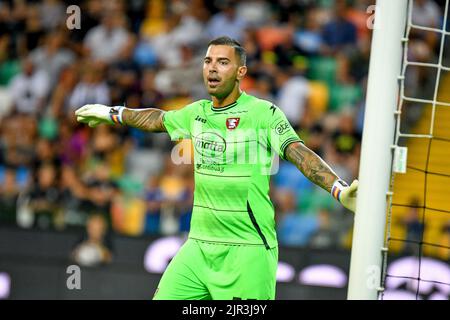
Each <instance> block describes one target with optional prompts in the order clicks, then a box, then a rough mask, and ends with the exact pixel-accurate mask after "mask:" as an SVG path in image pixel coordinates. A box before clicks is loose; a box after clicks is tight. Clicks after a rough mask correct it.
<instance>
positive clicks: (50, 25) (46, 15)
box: [39, 0, 66, 30]
mask: <svg viewBox="0 0 450 320" xmlns="http://www.w3.org/2000/svg"><path fill="white" fill-rule="evenodd" d="M39 13H40V16H41V21H42V26H43V27H44V29H46V30H51V29H54V28H56V27H57V26H58V25H60V24H61V23H64V22H65V15H66V7H65V6H64V4H63V3H62V2H61V1H60V0H43V1H42V4H40V6H39Z"/></svg>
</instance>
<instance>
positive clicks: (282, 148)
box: [280, 137, 303, 160]
mask: <svg viewBox="0 0 450 320" xmlns="http://www.w3.org/2000/svg"><path fill="white" fill-rule="evenodd" d="M294 142H301V143H303V140H302V139H300V138H298V137H297V138H290V139H288V140H286V141H285V142H283V144H282V145H281V148H280V151H281V153H280V155H281V157H282V158H283V160H287V159H286V154H285V152H286V148H287V146H288V145H290V144H291V143H294Z"/></svg>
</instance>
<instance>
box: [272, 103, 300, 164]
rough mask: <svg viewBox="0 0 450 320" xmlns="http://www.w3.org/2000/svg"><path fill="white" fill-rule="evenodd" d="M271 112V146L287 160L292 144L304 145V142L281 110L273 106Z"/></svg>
mask: <svg viewBox="0 0 450 320" xmlns="http://www.w3.org/2000/svg"><path fill="white" fill-rule="evenodd" d="M269 110H270V111H269V113H270V115H269V137H268V140H269V144H270V146H271V147H272V149H274V150H275V152H276V153H278V155H279V156H280V157H281V158H282V159H284V160H286V157H285V154H284V153H285V150H286V147H287V146H288V145H289V144H291V143H292V142H302V143H303V141H302V139H300V138H299V136H298V135H297V133H296V132H295V130H294V129H293V128H292V126H291V124H290V123H289V121H288V120H287V118H286V115H285V114H284V113H283V111H281V109H280V108H278V107H276V106H274V105H272V106H271V107H270V109H269Z"/></svg>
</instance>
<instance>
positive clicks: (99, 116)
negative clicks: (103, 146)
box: [75, 104, 125, 127]
mask: <svg viewBox="0 0 450 320" xmlns="http://www.w3.org/2000/svg"><path fill="white" fill-rule="evenodd" d="M124 109H125V107H122V106H119V107H108V106H104V105H102V104H87V105H85V106H83V107H81V108H79V109H78V110H76V111H75V115H76V117H77V121H78V122H82V123H87V124H88V125H89V126H90V127H96V126H98V125H99V124H102V123H105V124H115V123H118V124H123V120H122V112H123V110H124Z"/></svg>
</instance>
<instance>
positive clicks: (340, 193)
mask: <svg viewBox="0 0 450 320" xmlns="http://www.w3.org/2000/svg"><path fill="white" fill-rule="evenodd" d="M357 193H358V180H353V182H352V184H351V185H350V186H349V185H348V184H347V183H346V182H345V181H344V180H341V179H338V180H336V182H335V183H334V184H333V187H331V195H332V196H333V197H334V198H336V199H337V200H338V201H339V202H340V203H341V204H342V205H343V206H344V207H346V208H347V209H348V210H350V211H352V212H355V211H356V196H357Z"/></svg>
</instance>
